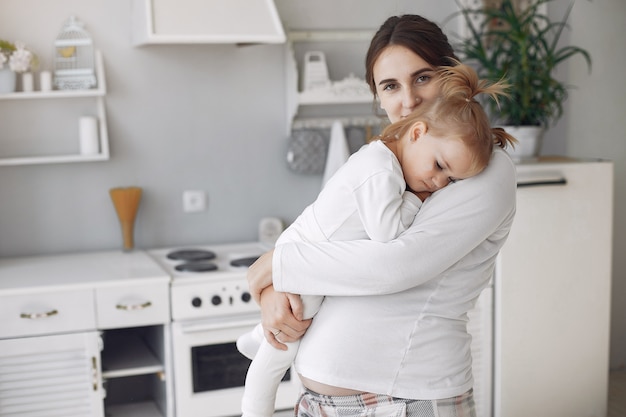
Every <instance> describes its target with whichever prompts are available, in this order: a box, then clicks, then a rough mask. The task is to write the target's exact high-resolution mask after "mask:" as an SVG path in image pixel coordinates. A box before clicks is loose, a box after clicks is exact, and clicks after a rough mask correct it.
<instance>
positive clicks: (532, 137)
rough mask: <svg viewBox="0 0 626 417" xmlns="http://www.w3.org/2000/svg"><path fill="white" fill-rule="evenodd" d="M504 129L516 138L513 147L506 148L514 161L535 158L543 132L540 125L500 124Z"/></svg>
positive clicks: (537, 154)
mask: <svg viewBox="0 0 626 417" xmlns="http://www.w3.org/2000/svg"><path fill="white" fill-rule="evenodd" d="M502 127H503V128H504V130H505V131H506V132H507V133H508V134H510V135H512V136H513V137H515V139H517V141H518V142H517V143H516V144H515V149H513V148H507V152H508V153H509V155H510V156H511V158H512V159H513V160H514V161H516V162H519V161H527V160H534V159H537V157H538V156H539V152H540V151H541V145H542V142H543V132H544V131H545V129H544V128H543V127H541V126H502Z"/></svg>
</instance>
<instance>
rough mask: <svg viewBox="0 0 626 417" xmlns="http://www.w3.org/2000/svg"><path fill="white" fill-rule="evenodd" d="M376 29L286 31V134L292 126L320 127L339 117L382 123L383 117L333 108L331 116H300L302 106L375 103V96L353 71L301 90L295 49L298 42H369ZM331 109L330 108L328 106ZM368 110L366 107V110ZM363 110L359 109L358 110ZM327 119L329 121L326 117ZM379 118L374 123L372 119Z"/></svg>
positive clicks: (352, 121) (351, 121) (355, 121)
mask: <svg viewBox="0 0 626 417" xmlns="http://www.w3.org/2000/svg"><path fill="white" fill-rule="evenodd" d="M375 32H376V31H375V30H366V29H365V30H360V29H345V30H343V29H342V30H293V31H289V32H288V33H287V57H286V63H287V68H286V74H287V76H286V80H287V84H288V86H287V98H286V103H287V112H288V121H287V123H288V126H287V134H288V135H289V134H290V133H291V130H292V129H297V128H302V127H303V126H309V125H310V126H313V125H315V126H317V125H320V124H321V125H324V126H325V125H328V124H332V121H334V120H337V119H340V118H341V119H343V120H346V123H347V124H348V125H354V124H357V123H358V121H360V120H363V121H364V125H372V124H373V125H377V124H380V118H378V117H376V116H374V115H372V114H360V115H359V116H357V117H348V118H346V117H345V116H346V115H347V114H348V113H347V114H342V113H338V110H337V109H335V108H332V110H331V111H330V112H331V113H332V117H328V118H319V117H315V119H314V120H310V119H309V118H308V117H306V116H305V117H301V116H302V115H298V109H299V108H300V107H315V106H318V108H323V107H326V106H337V105H348V106H350V105H358V106H363V105H370V106H371V105H372V103H373V102H374V99H373V97H372V93H371V92H370V91H369V86H367V84H366V83H363V80H360V79H358V78H356V77H354V76H353V75H352V74H350V75H349V76H348V77H346V78H345V79H343V80H341V81H334V82H333V81H331V83H330V85H329V87H328V88H321V89H313V90H305V91H299V88H298V84H299V82H298V80H299V72H300V71H299V69H298V63H297V61H296V54H295V51H294V44H295V43H339V42H367V43H368V42H370V40H371V39H372V37H373V36H374V33H375ZM329 108H330V107H329ZM366 111H367V110H366ZM359 113H360V112H359ZM323 119H326V120H323ZM374 119H376V121H375V122H373V120H374Z"/></svg>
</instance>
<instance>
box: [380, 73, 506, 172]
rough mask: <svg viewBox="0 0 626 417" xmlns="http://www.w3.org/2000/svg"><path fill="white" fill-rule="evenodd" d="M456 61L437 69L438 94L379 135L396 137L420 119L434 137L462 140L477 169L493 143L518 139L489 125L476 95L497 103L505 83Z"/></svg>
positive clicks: (481, 165)
mask: <svg viewBox="0 0 626 417" xmlns="http://www.w3.org/2000/svg"><path fill="white" fill-rule="evenodd" d="M455 62H456V65H454V66H443V67H439V68H438V70H437V79H436V82H438V83H440V88H441V92H440V94H439V96H438V97H437V98H436V99H435V100H432V101H431V102H429V103H424V104H421V105H419V106H418V107H417V108H416V109H415V110H414V111H413V113H411V115H409V116H408V117H407V118H405V119H402V120H400V121H397V122H395V123H392V124H391V125H389V126H387V127H386V128H385V129H384V130H383V132H382V133H381V135H380V136H379V137H378V139H381V140H383V141H385V142H388V141H392V140H398V139H399V138H401V137H403V136H404V135H405V134H406V133H407V132H408V131H409V129H410V128H411V126H413V124H414V123H416V122H418V121H422V122H424V123H425V124H426V126H427V128H428V130H429V132H430V133H431V134H432V135H433V136H435V137H445V138H452V139H458V140H462V141H463V143H464V144H465V145H466V146H467V147H468V149H469V151H470V152H471V153H472V168H473V169H474V170H476V171H480V170H482V169H484V168H485V167H486V166H487V164H488V163H489V159H490V158H491V153H492V151H493V145H494V144H497V145H498V146H500V147H501V148H505V147H507V146H508V145H511V146H512V145H513V144H515V143H516V142H517V140H516V139H515V138H514V137H513V136H511V135H509V134H508V133H506V132H505V131H504V129H502V128H498V127H496V128H492V127H491V124H490V122H489V117H488V116H487V114H486V113H485V110H484V109H483V106H482V105H481V104H480V103H479V102H478V101H476V99H475V97H476V96H478V95H479V94H486V95H487V96H488V97H490V98H492V99H493V100H495V101H496V103H497V102H498V98H499V96H507V94H506V88H508V85H507V84H506V83H505V82H504V81H502V80H501V81H498V82H496V83H489V82H488V81H487V80H481V79H479V78H478V74H477V73H476V71H474V69H473V68H471V67H469V66H467V65H465V64H461V63H460V62H458V61H455Z"/></svg>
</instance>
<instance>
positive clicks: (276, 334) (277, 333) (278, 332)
mask: <svg viewBox="0 0 626 417" xmlns="http://www.w3.org/2000/svg"><path fill="white" fill-rule="evenodd" d="M282 332H283V331H282V330H278V331H277V332H276V333H274V337H276V336H278V335H279V334H281V333H282Z"/></svg>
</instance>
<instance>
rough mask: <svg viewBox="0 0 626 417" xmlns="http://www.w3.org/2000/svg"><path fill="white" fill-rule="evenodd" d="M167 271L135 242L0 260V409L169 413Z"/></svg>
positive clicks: (138, 416) (136, 416)
mask: <svg viewBox="0 0 626 417" xmlns="http://www.w3.org/2000/svg"><path fill="white" fill-rule="evenodd" d="M169 280H170V278H169V276H168V275H167V273H165V272H164V271H163V270H162V269H161V268H160V267H159V266H158V265H157V264H156V263H155V262H153V260H152V259H151V258H150V257H149V256H148V255H147V254H146V253H144V252H139V251H136V252H131V253H124V252H121V251H120V252H118V251H115V252H95V253H83V254H74V255H56V256H42V257H23V258H4V259H0V315H1V316H2V317H3V320H2V321H1V322H0V382H2V383H0V399H2V400H4V399H5V398H8V400H7V401H8V402H6V404H15V407H18V408H6V407H5V406H4V404H5V402H3V403H2V404H3V406H2V407H0V417H5V416H9V415H11V416H12V415H14V414H10V412H11V413H12V412H14V410H18V411H19V410H32V411H33V414H28V415H32V416H33V417H34V416H39V415H41V417H44V416H45V417H51V416H56V415H58V416H66V415H81V416H93V417H101V416H104V415H106V416H110V417H130V416H133V417H142V416H146V417H147V416H150V417H155V416H163V417H172V416H173V415H174V412H173V400H172V398H173V381H172V379H173V378H172V375H173V374H172V372H171V363H170V362H171V352H170V346H171V341H170V325H169V323H170V315H169V311H170V308H169ZM66 357H67V358H66ZM71 361H74V362H71ZM55 363H58V364H65V365H63V366H65V368H66V369H65V370H64V368H63V366H61V367H59V368H58V369H57V368H56V367H55V365H54V366H53V364H55ZM5 370H8V371H10V372H15V373H19V374H21V373H24V375H25V377H24V380H22V379H19V378H14V377H9V378H6V379H4V380H3V379H2V378H4V375H5ZM12 370H14V371H12ZM74 373H77V374H79V375H78V376H74ZM39 380H41V381H46V382H45V385H47V387H41V388H37V389H32V395H33V396H35V397H36V398H35V397H33V398H34V399H33V400H32V401H30V400H28V397H25V401H23V400H22V399H20V398H21V396H22V394H21V392H22V390H26V389H29V390H30V389H31V386H36V387H39V383H38V382H33V381H39ZM29 392H30V391H29ZM88 394H89V395H88ZM29 395H30V394H29ZM76 395H78V396H79V397H80V398H81V401H73V400H67V401H65V400H63V399H64V398H66V397H67V398H74V397H73V396H76ZM14 397H15V398H14ZM83 397H84V398H83ZM87 399H89V402H88V404H83V403H85V401H87ZM96 399H97V400H96ZM64 401H65V402H67V403H68V404H69V403H73V402H75V403H76V406H77V407H78V406H79V403H80V406H81V407H83V408H81V409H80V410H79V411H77V412H76V413H73V412H72V413H71V412H69V411H70V409H69V408H68V409H66V408H59V410H61V411H58V413H57V414H54V413H52V412H51V411H50V410H54V409H55V408H54V407H57V406H58V407H66V406H65V405H63V404H65V402H64ZM59 404H61V405H59ZM29 407H30V408H29ZM68 407H69V406H68ZM87 407H88V408H87ZM36 410H43V411H39V413H40V414H37V411H36ZM72 410H74V409H72ZM55 412H56V411H55Z"/></svg>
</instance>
